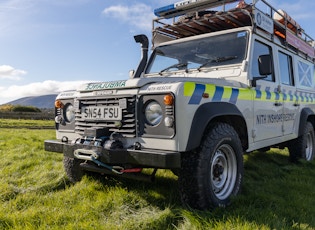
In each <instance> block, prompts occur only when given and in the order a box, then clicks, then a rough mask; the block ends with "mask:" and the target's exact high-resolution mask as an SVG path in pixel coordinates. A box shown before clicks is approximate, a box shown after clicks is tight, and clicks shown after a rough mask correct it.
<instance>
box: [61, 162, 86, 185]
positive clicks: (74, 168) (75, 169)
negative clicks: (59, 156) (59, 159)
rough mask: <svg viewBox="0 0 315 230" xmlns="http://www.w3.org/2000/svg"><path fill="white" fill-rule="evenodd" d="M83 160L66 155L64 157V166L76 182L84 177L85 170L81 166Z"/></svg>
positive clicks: (70, 179)
mask: <svg viewBox="0 0 315 230" xmlns="http://www.w3.org/2000/svg"><path fill="white" fill-rule="evenodd" d="M82 162H83V161H82V160H79V159H75V158H70V157H66V156H65V157H64V158H63V166H64V168H65V171H66V175H67V177H68V178H69V181H70V182H72V183H76V182H79V181H80V180H81V179H82V177H83V175H84V171H83V170H82V169H81V168H80V163H82Z"/></svg>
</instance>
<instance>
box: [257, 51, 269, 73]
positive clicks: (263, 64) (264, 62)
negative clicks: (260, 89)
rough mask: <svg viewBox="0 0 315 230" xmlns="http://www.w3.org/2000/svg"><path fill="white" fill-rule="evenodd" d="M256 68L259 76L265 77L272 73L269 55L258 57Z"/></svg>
mask: <svg viewBox="0 0 315 230" xmlns="http://www.w3.org/2000/svg"><path fill="white" fill-rule="evenodd" d="M258 68H259V74H260V75H261V76H267V75H269V74H271V73H272V65H271V56H270V55H269V54H267V55H261V56H259V58H258Z"/></svg>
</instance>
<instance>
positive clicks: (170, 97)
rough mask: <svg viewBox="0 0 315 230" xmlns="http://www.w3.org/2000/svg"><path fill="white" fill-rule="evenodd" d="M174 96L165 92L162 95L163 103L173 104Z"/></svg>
mask: <svg viewBox="0 0 315 230" xmlns="http://www.w3.org/2000/svg"><path fill="white" fill-rule="evenodd" d="M173 103H174V97H173V95H172V94H167V95H165V96H164V104H165V105H173Z"/></svg>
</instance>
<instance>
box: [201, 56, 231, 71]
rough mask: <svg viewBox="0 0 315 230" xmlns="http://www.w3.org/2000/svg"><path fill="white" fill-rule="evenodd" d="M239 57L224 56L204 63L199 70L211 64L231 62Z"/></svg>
mask: <svg viewBox="0 0 315 230" xmlns="http://www.w3.org/2000/svg"><path fill="white" fill-rule="evenodd" d="M236 58H237V56H224V57H216V58H215V59H211V60H208V61H207V62H205V63H203V64H202V65H201V66H199V68H198V70H200V69H201V68H203V67H205V66H207V65H209V64H211V63H219V62H225V61H230V60H233V59H236Z"/></svg>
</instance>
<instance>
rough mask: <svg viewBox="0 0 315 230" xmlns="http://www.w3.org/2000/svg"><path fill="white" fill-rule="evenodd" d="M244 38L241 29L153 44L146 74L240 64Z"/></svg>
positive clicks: (245, 40)
mask: <svg viewBox="0 0 315 230" xmlns="http://www.w3.org/2000/svg"><path fill="white" fill-rule="evenodd" d="M247 37H248V33H247V32H245V31H241V32H234V33H229V34H221V35H217V36H212V37H205V38H200V39H196V40H191V41H186V42H181V43H176V44H171V45H165V46H160V47H157V48H156V49H155V50H154V52H153V54H152V57H151V59H150V62H149V65H148V68H147V69H146V74H154V73H159V74H163V73H166V72H171V71H179V70H185V71H189V70H190V69H199V70H200V69H202V68H207V67H213V66H219V65H232V64H238V63H241V62H242V61H243V60H244V58H245V55H246V47H247Z"/></svg>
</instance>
